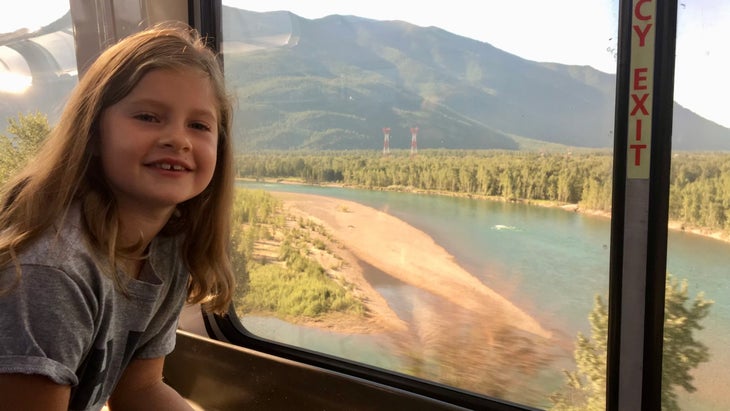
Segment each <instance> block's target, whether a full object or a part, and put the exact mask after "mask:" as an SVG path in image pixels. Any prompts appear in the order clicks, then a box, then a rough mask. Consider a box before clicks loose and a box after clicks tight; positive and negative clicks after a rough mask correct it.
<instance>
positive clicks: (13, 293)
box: [0, 265, 94, 385]
mask: <svg viewBox="0 0 730 411" xmlns="http://www.w3.org/2000/svg"><path fill="white" fill-rule="evenodd" d="M21 268H22V271H21V272H22V274H21V276H20V279H19V281H18V282H16V283H14V282H15V268H14V267H12V266H11V267H10V268H5V269H3V270H2V271H0V290H2V294H0V313H1V315H0V330H2V332H1V333H0V373H22V374H39V375H44V376H47V377H49V378H50V379H51V380H53V381H54V382H56V383H58V384H65V385H76V384H77V383H78V379H77V377H76V375H75V370H76V368H77V367H78V365H79V364H80V363H81V361H82V360H83V355H84V353H85V352H86V351H87V347H88V346H89V345H90V344H91V341H90V338H91V337H90V336H92V335H93V334H94V332H93V327H94V322H93V318H94V314H93V310H94V302H93V298H92V297H90V293H89V292H88V290H86V287H85V286H84V284H82V283H80V282H78V281H75V280H74V279H73V278H72V277H70V276H69V275H67V273H64V272H63V271H60V270H57V269H54V268H50V267H46V266H40V265H24V266H22V267H21Z"/></svg>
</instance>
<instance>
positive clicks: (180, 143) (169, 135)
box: [159, 127, 192, 151]
mask: <svg viewBox="0 0 730 411" xmlns="http://www.w3.org/2000/svg"><path fill="white" fill-rule="evenodd" d="M186 131H187V129H186V128H185V127H170V129H169V130H167V131H166V132H165V133H164V134H163V136H162V137H161V138H160V140H159V145H160V146H162V147H165V148H170V149H172V150H175V151H190V149H191V148H192V144H191V143H190V138H188V136H187V135H186V134H185V133H186Z"/></svg>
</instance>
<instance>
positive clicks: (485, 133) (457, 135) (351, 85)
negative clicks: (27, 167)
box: [0, 6, 730, 150]
mask: <svg viewBox="0 0 730 411" xmlns="http://www.w3.org/2000/svg"><path fill="white" fill-rule="evenodd" d="M223 24H224V34H223V35H224V38H223V40H224V44H223V48H224V49H223V52H224V59H225V69H226V79H227V82H228V87H229V89H230V91H231V92H232V94H233V95H234V96H235V116H234V120H235V123H234V124H235V138H236V143H237V145H236V147H237V148H238V149H239V150H256V149H317V150H319V149H325V150H326V149H337V150H341V149H376V150H378V149H380V148H382V146H383V131H382V129H383V128H384V127H389V128H390V129H391V132H390V147H391V148H393V149H398V148H402V149H407V148H409V147H410V144H411V131H410V129H411V127H418V148H449V149H486V148H495V149H507V150H519V149H524V148H526V147H548V146H551V147H565V146H571V147H586V148H610V147H612V146H613V131H612V129H613V110H614V104H615V102H614V95H615V90H614V87H615V76H614V75H611V74H606V73H603V72H600V71H597V70H595V69H593V68H591V67H588V66H568V65H561V64H554V63H538V62H534V61H529V60H525V59H522V58H520V57H517V56H515V55H512V54H509V53H506V52H504V51H502V50H499V49H497V48H495V47H493V46H491V45H489V44H488V43H484V42H480V41H476V40H473V39H469V38H465V37H461V36H458V35H455V34H452V33H449V32H447V31H444V30H442V29H439V28H436V27H425V28H424V27H419V26H415V25H412V24H409V23H407V22H403V21H377V20H370V19H365V18H361V17H356V16H340V15H332V16H328V17H324V18H321V19H316V20H309V19H304V18H301V17H299V16H297V15H294V14H292V13H289V12H284V11H281V12H268V13H256V12H250V11H246V10H241V9H236V8H232V7H227V6H224V12H223ZM71 30H72V29H71V19H70V16H69V15H68V14H67V15H65V16H63V17H62V18H60V19H59V20H57V21H56V22H54V23H52V24H50V25H48V26H46V27H44V28H43V33H44V34H46V35H53V33H60V32H63V33H71ZM32 35H33V34H31V33H25V32H18V33H10V34H8V35H0V60H2V58H3V53H2V50H3V49H4V48H5V47H7V48H9V49H12V50H13V52H15V51H17V52H20V53H21V54H23V55H24V56H26V59H27V60H28V62H29V65H30V66H31V70H32V71H33V72H34V75H35V76H36V78H35V79H34V84H36V85H38V84H40V85H41V87H32V88H31V90H30V91H29V92H27V93H25V94H24V95H6V94H2V93H0V96H2V98H0V116H4V117H9V116H15V115H17V113H18V110H21V111H27V110H31V109H41V110H42V111H44V112H46V113H48V115H49V118H50V119H51V121H52V122H55V120H56V119H57V116H58V113H59V112H60V108H61V107H62V105H63V101H64V98H65V96H66V95H67V93H68V90H69V89H70V87H71V86H73V84H75V77H73V76H69V75H68V73H65V74H62V75H59V74H58V73H57V72H56V71H54V70H56V69H54V67H56V66H57V64H51V63H53V62H52V61H50V63H49V59H48V58H46V57H43V56H48V55H51V56H54V57H55V58H56V59H57V61H61V60H68V59H75V57H74V55H73V48H72V47H67V48H65V49H63V50H46V52H43V50H39V49H38V43H37V42H31V41H30V40H29V37H30V36H32ZM51 38H52V37H51ZM41 44H43V43H41ZM48 44H53V43H52V42H48ZM69 44H71V43H69ZM41 57H43V58H41ZM0 63H1V61H0ZM70 77H72V78H70ZM58 80H60V81H58ZM673 148H674V149H675V150H730V129H728V128H725V127H722V126H720V125H718V124H715V123H713V122H711V121H708V120H707V119H704V118H702V117H700V116H698V115H697V114H695V113H692V112H691V111H689V110H687V109H685V108H683V107H681V106H679V105H677V104H675V110H674V137H673Z"/></svg>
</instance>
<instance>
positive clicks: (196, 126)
mask: <svg viewBox="0 0 730 411" xmlns="http://www.w3.org/2000/svg"><path fill="white" fill-rule="evenodd" d="M190 127H191V128H194V129H196V130H200V131H210V127H208V125H207V124H205V123H192V124H190Z"/></svg>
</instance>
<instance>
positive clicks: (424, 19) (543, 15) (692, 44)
mask: <svg viewBox="0 0 730 411" xmlns="http://www.w3.org/2000/svg"><path fill="white" fill-rule="evenodd" d="M223 3H224V4H226V5H230V6H233V7H238V8H242V9H246V10H252V11H272V10H289V11H291V12H293V13H295V14H297V15H299V16H302V17H305V18H309V19H315V18H320V17H324V16H327V15H331V14H343V15H355V16H360V17H367V18H371V19H376V20H402V21H407V22H409V23H412V24H415V25H418V26H422V27H428V26H436V27H440V28H442V29H444V30H447V31H450V32H452V33H455V34H458V35H461V36H465V37H469V38H473V39H475V40H479V41H484V42H487V43H490V44H491V45H493V46H495V47H497V48H500V49H502V50H504V51H507V52H509V53H512V54H515V55H518V56H520V57H522V58H525V59H528V60H535V61H544V62H556V63H562V64H574V65H589V66H592V67H594V68H596V69H598V70H601V71H604V72H607V73H615V71H616V60H615V49H616V39H617V24H618V23H617V21H618V0H553V1H546V0H520V1H516V0H480V1H476V0H448V1H436V2H433V1H431V2H429V1H425V0H223ZM475 4H479V6H478V7H475ZM14 9H15V10H14V12H13V13H2V14H0V32H8V31H13V30H15V29H17V28H19V27H29V28H32V27H39V26H41V25H43V24H45V23H48V22H50V21H53V20H54V19H56V18H57V17H59V16H61V15H62V14H64V13H65V12H66V11H67V10H68V1H66V0H23V1H20V2H17V3H14ZM677 31H678V38H677V60H676V72H675V87H674V88H675V90H674V97H675V100H676V101H677V102H678V103H679V104H681V105H682V106H684V107H685V108H688V109H690V110H692V111H694V112H695V113H697V114H699V115H701V116H703V117H705V118H708V119H710V120H713V121H715V122H717V123H718V124H721V125H723V126H725V127H730V104H729V103H728V100H729V99H730V79H728V73H730V47H727V46H726V45H725V44H727V43H728V42H730V1H726V0H679V17H678V29H677ZM723 43H725V44H723Z"/></svg>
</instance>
